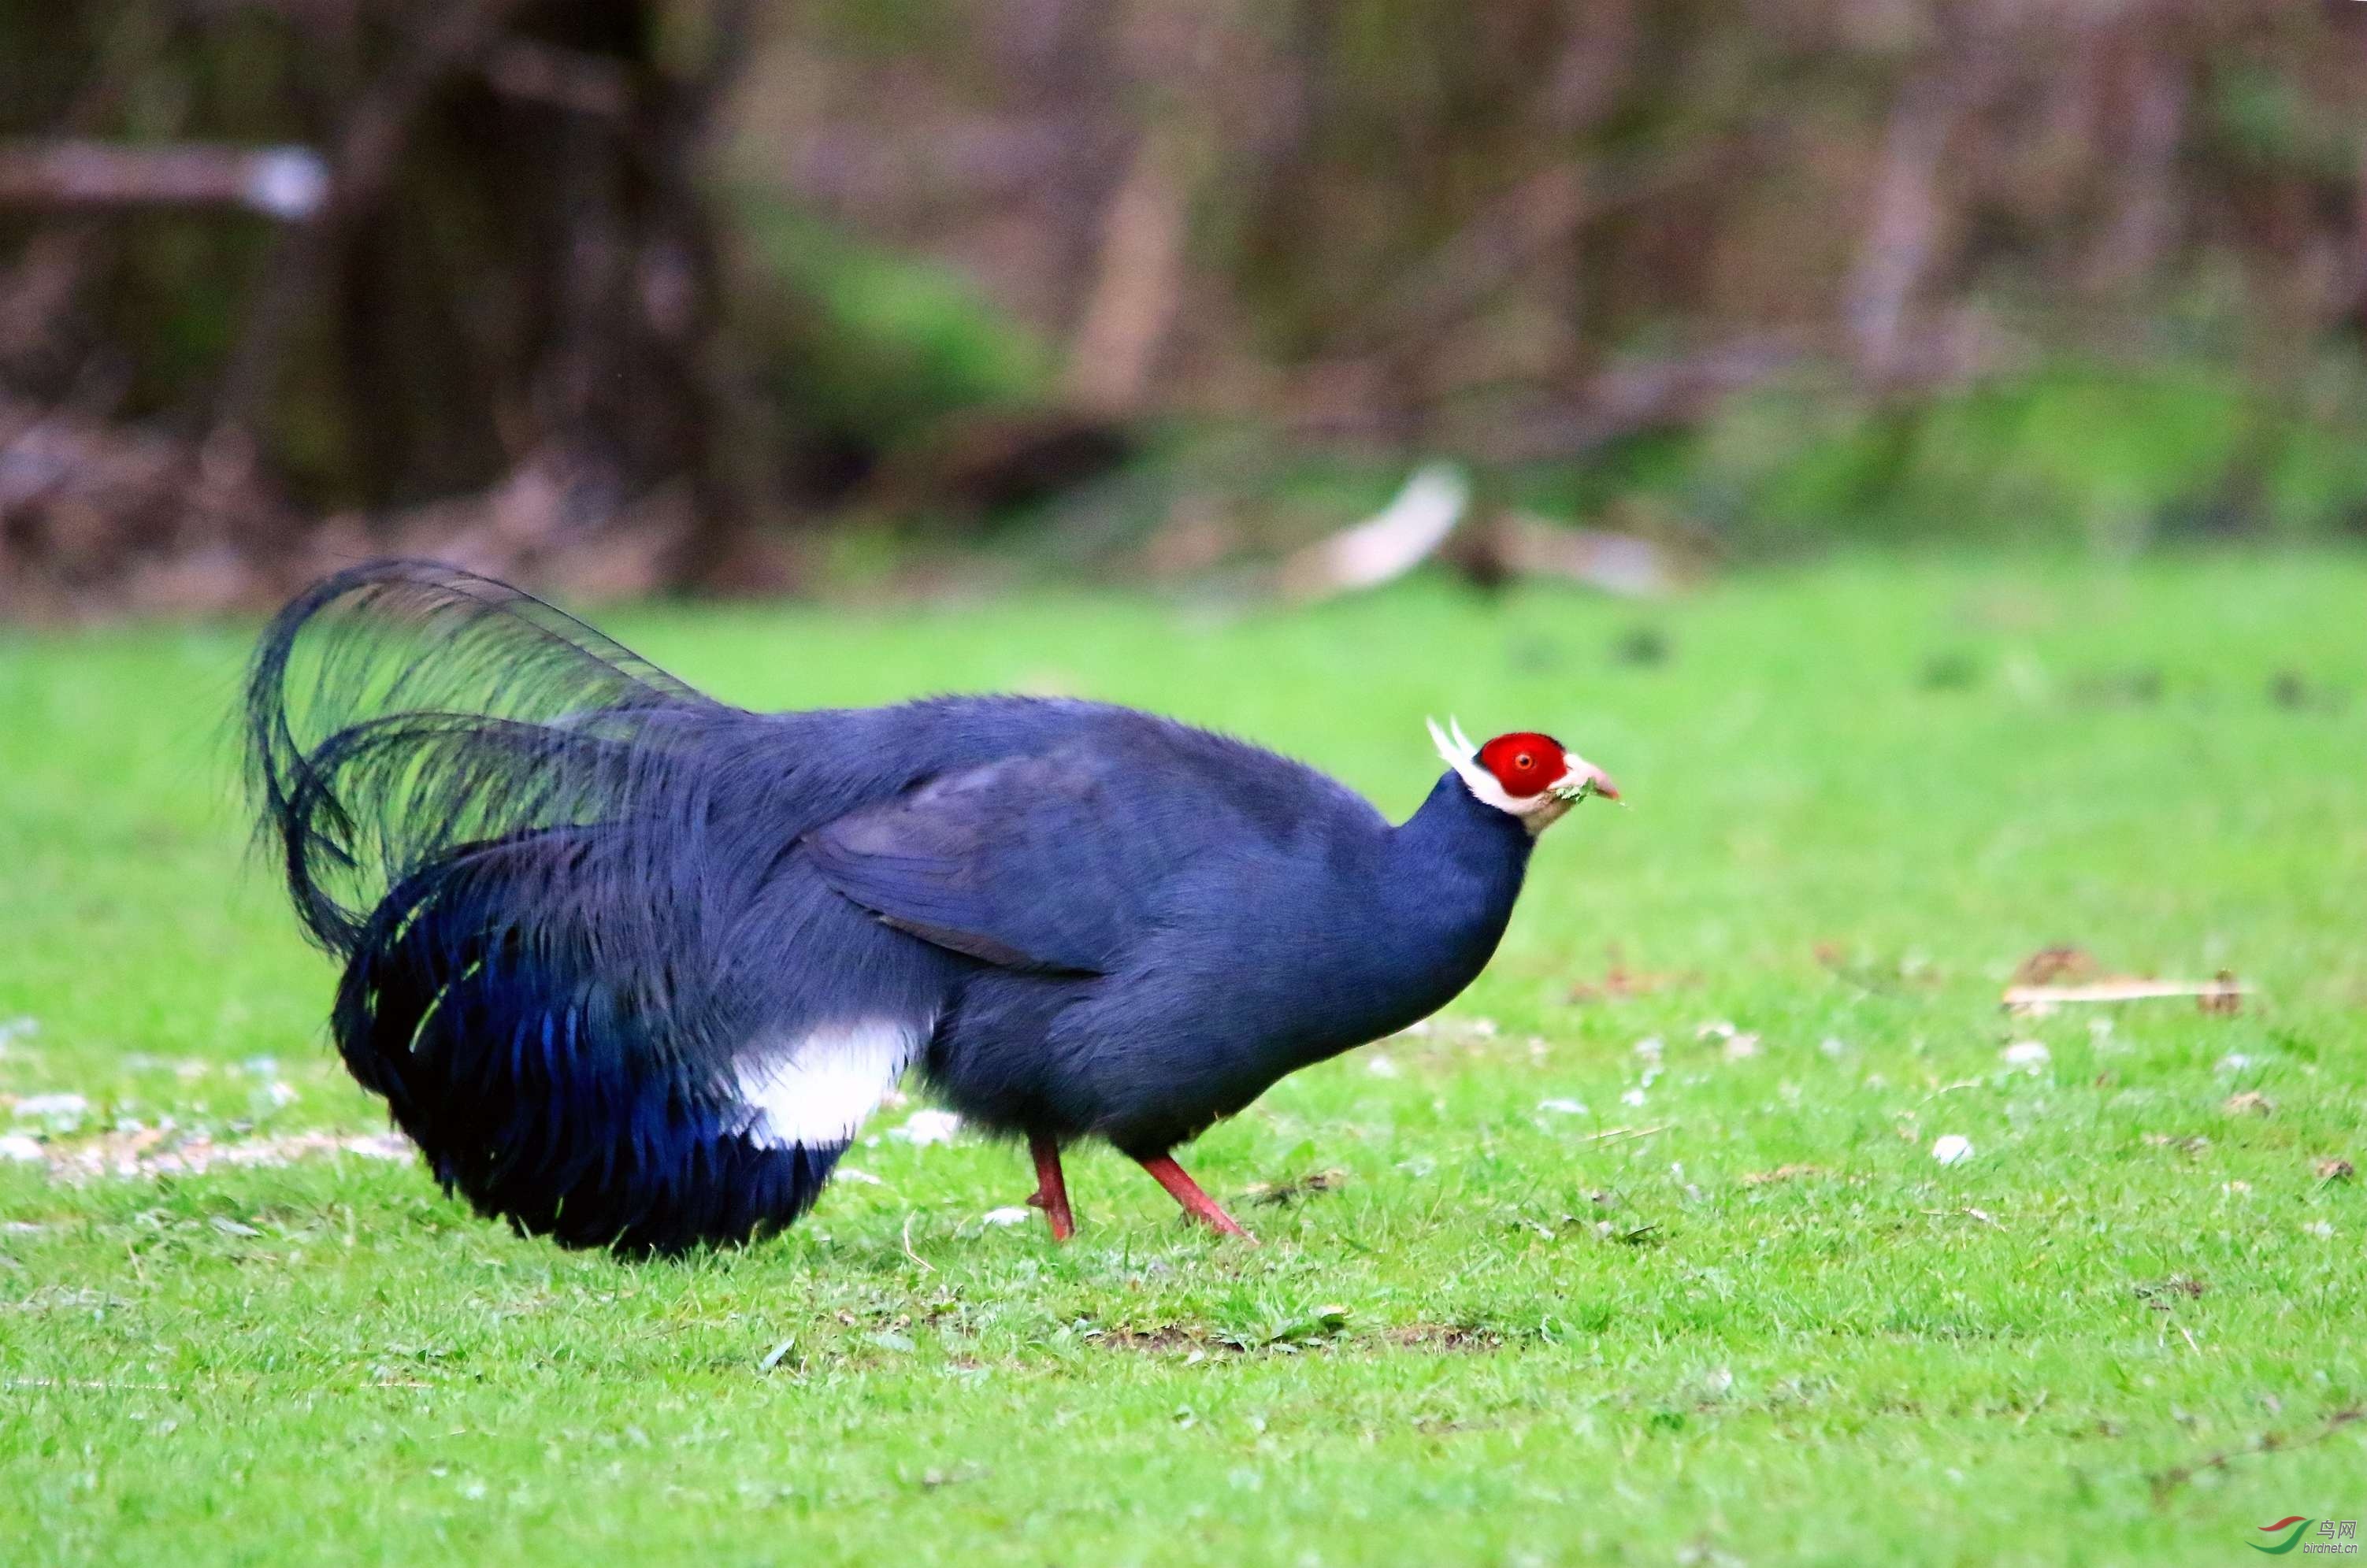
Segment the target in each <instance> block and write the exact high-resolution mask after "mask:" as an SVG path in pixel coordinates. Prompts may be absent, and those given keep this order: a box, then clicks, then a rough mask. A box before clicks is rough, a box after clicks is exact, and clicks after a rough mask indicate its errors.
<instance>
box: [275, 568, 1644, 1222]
mask: <svg viewBox="0 0 2367 1568" xmlns="http://www.w3.org/2000/svg"><path fill="white" fill-rule="evenodd" d="M247 722H248V727H249V732H250V742H251V757H250V761H251V764H252V767H251V771H252V773H253V775H254V780H255V788H256V792H257V795H258V796H259V799H260V802H261V805H262V816H263V822H264V827H265V830H266V833H267V834H268V835H269V836H270V837H271V838H272V839H273V840H274V841H275V847H276V849H277V852H278V853H279V854H280V856H281V858H282V859H283V860H284V862H285V867H286V873H287V877H288V884H289V892H290V894H291V896H292V897H293V898H294V900H295V904H296V908H297V912H298V915H299V917H300V919H302V921H303V923H304V925H305V927H306V929H307V930H308V931H310V932H311V935H312V936H313V937H314V939H315V940H317V941H318V942H320V943H321V944H322V945H323V946H324V947H326V948H328V949H329V950H330V951H331V952H333V953H335V954H336V955H338V956H339V957H341V958H342V959H344V960H345V975H344V978H343V981H342V983H341V984H340V986H339V988H338V995H337V1000H336V1004H335V1008H334V1014H333V1017H332V1028H333V1031H334V1034H335V1036H336V1040H337V1043H338V1046H339V1049H340V1050H341V1052H342V1053H343V1055H344V1056H345V1061H346V1063H347V1065H348V1066H350V1068H351V1069H352V1071H353V1072H354V1074H355V1076H356V1077H357V1078H358V1079H359V1080H360V1081H361V1082H362V1083H363V1084H364V1085H365V1086H366V1087H368V1088H369V1089H373V1090H375V1091H377V1092H378V1093H379V1094H382V1095H383V1096H385V1097H386V1099H387V1101H388V1103H389V1106H390V1108H391V1111H392V1113H393V1115H394V1118H395V1120H396V1122H398V1123H399V1124H400V1125H401V1126H402V1128H403V1129H404V1130H405V1131H406V1132H407V1133H409V1134H411V1136H412V1137H413V1139H414V1140H415V1141H416V1142H417V1143H418V1144H419V1145H420V1147H421V1149H422V1150H423V1151H424V1152H425V1156H426V1157H427V1159H428V1161H429V1163H430V1164H431V1166H432V1168H434V1170H435V1172H436V1176H437V1177H438V1179H441V1180H442V1181H443V1182H444V1184H445V1185H446V1186H447V1188H449V1189H455V1190H459V1191H460V1192H461V1193H463V1194H464V1195H466V1196H467V1197H468V1198H469V1199H470V1201H472V1202H473V1203H475V1204H476V1205H477V1207H478V1208H479V1209H481V1210H482V1211H483V1212H485V1213H491V1214H498V1215H501V1216H504V1217H506V1218H507V1219H509V1220H510V1221H512V1223H514V1224H516V1225H517V1226H519V1227H520V1228H521V1229H523V1230H527V1231H532V1232H537V1233H542V1234H548V1235H552V1236H555V1237H557V1238H558V1239H560V1240H561V1241H564V1242H568V1243H571V1244H574V1245H579V1246H616V1247H623V1248H627V1249H633V1250H674V1249H678V1248H681V1247H688V1246H692V1245H696V1244H698V1243H702V1242H716V1241H731V1240H739V1239H744V1238H746V1237H748V1236H750V1235H754V1234H759V1233H761V1232H763V1231H765V1230H768V1229H771V1228H774V1227H776V1226H778V1225H781V1224H787V1223H788V1222H789V1221H791V1220H793V1219H795V1218H796V1217H797V1216H798V1214H800V1213H803V1212H804V1211H805V1209H806V1208H807V1207H809V1206H810V1204H811V1203H812V1201H814V1198H815V1196H816V1195H817V1194H818V1193H819V1191H820V1190H821V1186H822V1184H823V1183H824V1182H825V1181H826V1180H827V1179H828V1178H829V1174H830V1171H831V1168H832V1165H833V1164H834V1163H835V1162H836V1160H837V1158H838V1156H839V1155H840V1154H841V1153H842V1152H843V1151H844V1149H845V1147H846V1145H847V1144H848V1142H849V1141H850V1140H851V1139H852V1137H853V1136H854V1134H855V1130H856V1128H857V1127H858V1126H859V1125H860V1123H861V1122H862V1120H863V1118H864V1116H865V1115H866V1113H867V1112H868V1111H870V1110H871V1109H872V1107H873V1105H874V1104H876V1103H877V1101H878V1099H879V1098H880V1097H881V1096H882V1095H883V1094H885V1093H886V1091H887V1090H888V1089H889V1088H891V1087H892V1086H893V1085H894V1083H895V1081H896V1079H897V1078H898V1077H899V1076H900V1074H901V1073H902V1072H903V1071H904V1070H905V1069H906V1068H907V1067H918V1068H919V1069H920V1070H921V1071H922V1072H923V1075H924V1076H925V1077H926V1079H927V1081H928V1083H929V1085H930V1087H931V1089H933V1090H934V1093H935V1094H936V1095H937V1096H939V1097H940V1098H942V1099H943V1100H945V1101H946V1103H947V1104H949V1105H951V1106H952V1107H953V1108H954V1109H956V1110H957V1111H960V1112H961V1113H962V1114H963V1115H964V1116H965V1117H966V1118H968V1120H970V1121H971V1122H976V1123H978V1124H980V1125H981V1126H983V1127H985V1128H987V1129H989V1130H991V1131H995V1132H1000V1133H1005V1134H1014V1135H1017V1136H1023V1137H1025V1138H1027V1139H1028V1140H1029V1141H1030V1144H1031V1145H1032V1146H1033V1148H1034V1150H1035V1154H1036V1166H1037V1170H1038V1176H1039V1179H1040V1186H1039V1190H1038V1193H1037V1198H1036V1201H1038V1202H1039V1203H1040V1204H1041V1205H1042V1206H1044V1207H1045V1208H1046V1209H1047V1210H1048V1212H1049V1213H1050V1215H1051V1218H1052V1221H1053V1226H1054V1230H1055V1234H1056V1235H1067V1234H1068V1233H1069V1230H1070V1215H1069V1213H1068V1205H1067V1199H1066V1194H1065V1190H1064V1189H1063V1187H1062V1184H1061V1179H1060V1169H1059V1147H1060V1145H1063V1144H1066V1143H1069V1142H1072V1141H1074V1140H1076V1139H1079V1138H1084V1137H1101V1138H1104V1139H1107V1140H1108V1141H1109V1142H1110V1143H1112V1144H1114V1145H1116V1146H1117V1147H1118V1148H1119V1149H1121V1150H1123V1151H1124V1152H1126V1153H1127V1154H1128V1155H1131V1156H1134V1157H1136V1158H1137V1159H1138V1160H1141V1161H1142V1162H1143V1163H1144V1164H1145V1165H1146V1167H1148V1168H1150V1170H1151V1173H1152V1174H1153V1175H1154V1176H1156V1177H1158V1178H1159V1179H1160V1180H1161V1183H1162V1185H1165V1186H1166V1187H1167V1188H1168V1189H1169V1190H1170V1191H1172V1192H1173V1193H1175V1194H1176V1196H1177V1197H1178V1199H1179V1200H1180V1201H1183V1203H1184V1205H1185V1207H1186V1208H1187V1209H1190V1210H1192V1211H1193V1212H1194V1213H1198V1214H1200V1215H1201V1216H1202V1217H1203V1218H1206V1219H1207V1220H1209V1221H1210V1223H1212V1224H1217V1225H1218V1226H1219V1228H1223V1229H1237V1228H1238V1227H1236V1226H1234V1225H1233V1224H1232V1222H1231V1221H1230V1219H1229V1217H1227V1216H1226V1215H1225V1214H1224V1213H1223V1211H1222V1210H1221V1209H1218V1208H1217V1206H1216V1205H1215V1204H1214V1203H1213V1202H1211V1201H1209V1200H1208V1199H1207V1198H1206V1196H1205V1195H1204V1194H1202V1193H1200V1191H1199V1190H1198V1189H1197V1188H1196V1187H1195V1186H1193V1185H1192V1183H1191V1180H1190V1179H1189V1178H1188V1177H1186V1176H1185V1175H1184V1174H1183V1171H1182V1169H1181V1168H1179V1167H1177V1166H1176V1165H1175V1164H1174V1162H1173V1160H1172V1157H1171V1156H1170V1151H1171V1150H1172V1149H1173V1148H1174V1147H1175V1146H1176V1145H1179V1144H1182V1143H1183V1142H1186V1141H1188V1140H1190V1139H1191V1138H1193V1137H1194V1136H1195V1135H1196V1134H1199V1133H1200V1132H1201V1131H1202V1130H1203V1129H1204V1128H1206V1126H1207V1125H1208V1124H1209V1122H1212V1121H1215V1120H1217V1118H1219V1117H1224V1116H1229V1115H1231V1114H1232V1113H1234V1112H1235V1111H1239V1110H1240V1109H1241V1108H1242V1107H1243V1106H1245V1105H1247V1104H1249V1103H1250V1101H1251V1100H1254V1099H1256V1098H1257V1096H1258V1095H1259V1094H1261V1093H1263V1091H1264V1090H1265V1089H1266V1088H1267V1087H1268V1086H1269V1085H1271V1084H1273V1083H1274V1081H1275V1080H1276V1079H1278V1078H1280V1077H1283V1076H1284V1075H1285V1074H1286V1073H1289V1072H1292V1071H1295V1070H1296V1069H1297V1068H1299V1067H1302V1066H1308V1065H1309V1064H1310V1063H1314V1062H1318V1061H1321V1060H1323V1059H1324V1058H1326V1057H1328V1056H1331V1055H1335V1054H1337V1053H1339V1052H1341V1051H1343V1050H1346V1049H1348V1048H1349V1047H1351V1046H1354V1045H1358V1044H1362V1043H1365V1042H1367V1041H1370V1040H1374V1039H1376V1038H1378V1037H1380V1036H1382V1035H1385V1034H1387V1033H1389V1032H1393V1031H1395V1030H1398V1029H1400V1028H1402V1027H1404V1026H1405V1025H1407V1024H1409V1023H1410V1022H1412V1021H1415V1020H1417V1019H1420V1018H1421V1017H1423V1016H1424V1015H1426V1014H1428V1013H1430V1012H1432V1011H1433V1010H1436V1009H1437V1008H1439V1007H1440V1006H1442V1005H1443V1004H1444V1003H1445V1002H1446V1001H1447V1000H1448V999H1449V998H1452V997H1454V996H1455V993H1456V992H1458V991H1460V990H1461V989H1462V988H1463V987H1465V986H1466V985H1467V984H1469V983H1470V981H1471V979H1472V978H1473V977H1474V976H1477V975H1478V973H1479V970H1480V969H1481V967H1482V966H1483V965H1484V964H1486V963H1487V962H1488V959H1489V955H1490V954H1491V953H1493V952H1494V951H1495V947H1496V943H1497V942H1498V940H1499V939H1500V938H1501V936H1502V934H1503V931H1504V926H1505V922H1506V921H1507V920H1508V919H1510V917H1511V914H1512V904H1513V900H1514V899H1515V898H1516V897H1517V896H1518V895H1519V892H1520V887H1521V880H1522V875H1523V872H1524V870H1525V869H1526V866H1527V863H1528V856H1529V849H1530V845H1531V843H1532V842H1533V840H1534V837H1535V832H1536V831H1538V830H1540V829H1542V828H1543V827H1544V826H1545V825H1546V823H1548V822H1550V821H1551V820H1553V819H1554V818H1557V817H1558V816H1559V815H1561V813H1562V812H1563V811H1564V810H1566V809H1567V808H1568V807H1569V806H1570V805H1571V804H1573V803H1574V802H1575V801H1576V800H1578V799H1580V798H1583V796H1584V795H1586V794H1589V793H1606V794H1607V793H1615V792H1612V791H1610V789H1609V786H1608V781H1607V780H1605V779H1604V778H1603V775H1602V774H1601V773H1600V772H1599V771H1598V770H1595V769H1594V768H1592V767H1591V764H1588V763H1586V762H1584V761H1582V760H1580V759H1579V758H1577V757H1575V756H1573V755H1570V754H1569V753H1566V752H1565V751H1564V750H1562V748H1561V747H1559V746H1558V745H1557V743H1555V742H1554V741H1552V740H1551V739H1548V738H1547V737H1545V736H1542V735H1535V734H1525V733H1524V734H1518V735H1508V736H1502V737H1499V738H1498V739H1495V740H1492V741H1489V743H1488V745H1487V746H1485V747H1480V748H1473V747H1472V746H1471V745H1470V744H1469V743H1468V742H1467V741H1465V740H1463V739H1462V737H1461V732H1460V731H1459V730H1457V731H1455V737H1454V739H1453V740H1452V741H1450V740H1448V739H1446V738H1445V737H1444V736H1441V737H1440V738H1439V744H1440V748H1441V750H1442V751H1443V752H1444V753H1445V755H1446V757H1447V760H1448V761H1449V762H1450V763H1451V764H1452V766H1451V768H1450V771H1449V772H1448V773H1445V774H1444V776H1443V777H1441V779H1440V780H1439V782H1438V784H1437V786H1436V787H1435V788H1433V790H1432V791H1431V793H1430V796H1429V798H1428V799H1427V800H1426V801H1424V803H1423V804H1422V807H1421V809H1420V810H1419V811H1417V812H1416V813H1415V814H1414V816H1413V817H1412V818H1411V819H1410V820H1409V821H1407V822H1406V823H1405V824H1404V825H1402V826H1399V827H1392V826H1391V825H1390V824H1389V823H1388V822H1387V821H1386V820H1385V819H1384V818H1382V817H1381V816H1380V814H1379V813H1378V812H1376V811H1375V810H1374V809H1373V807H1371V806H1369V805H1368V804H1366V803H1365V800H1364V799H1363V798H1362V797H1360V796H1359V795H1355V794H1354V793H1353V792H1352V791H1350V790H1349V789H1347V788H1345V787H1344V786H1342V785H1341V784H1337V783H1335V782H1333V781H1332V780H1331V779H1329V778H1326V777H1324V776H1323V775H1322V774H1320V773H1316V772H1315V771H1313V770H1312V769H1309V768H1308V767H1305V766H1303V765H1301V764H1299V763H1297V762H1294V761H1289V760H1287V759H1285V758H1283V757H1279V756H1276V755H1274V753H1272V752H1269V751H1265V750H1261V749H1259V748H1257V747H1254V746H1250V745H1247V744H1244V743H1243V742H1240V741H1238V740H1233V739H1227V738H1225V737H1222V736H1218V735H1214V734H1211V733H1209V732H1207V731H1205V730H1200V729H1195V728H1190V727H1188V726H1185V725H1182V724H1178V723H1174V722H1172V721H1170V720H1167V719H1162V718H1158V717H1154V716H1150V715H1148V714H1143V713H1138V712H1135V711H1132V710H1130V709H1127V708H1120V707H1114V706H1109V705H1103V704H1098V703H1086V702H1071V701H1055V700H1047V699H1037V698H1022V697H1002V696H989V697H938V698H931V699H927V700H924V701H920V702H913V703H906V704H902V705H896V706H892V707H884V708H866V709H839V710H818V711H812V712H800V713H784V714H758V713H753V712H749V711H747V710H744V709H741V708H736V707H731V706H728V705H723V704H720V703H717V702H715V701H713V700H711V699H709V698H708V697H706V696H703V695H701V694H699V693H697V692H696V691H694V690H692V689H691V688H689V687H687V686H685V685H683V684H682V683H681V682H677V681H675V680H674V679H673V678H672V677H670V676H668V675H666V674H664V673H663V671H659V670H657V669H655V668H654V667H652V666H651V665H649V664H647V663H646V662H644V661H642V660H640V659H638V658H637V657H635V656H634V655H633V654H632V653H630V652H629V651H628V650H627V649H623V648H622V647H619V646H618V645H617V644H616V643H614V642H611V641H609V640H608V639H606V637H602V636H601V635H600V634H598V633H597V632H595V631H593V630H592V629H591V628H590V627H588V626H583V624H582V623H580V622H577V621H575V620H573V619H572V618H570V617H568V616H566V615H562V614H561V613H560V612H558V611H556V610H554V609H552V608H551V607H549V605H547V604H542V603H541V602H540V601H538V600H536V599H533V598H531V597H529V596H528V595H527V594H524V593H522V592H518V591H516V590H515V589H511V588H508V587H506V586H504V585H503V584H500V583H497V582H493V581H488V580H486V579H483V578H479V577H473V576H470V575H469V574H466V573H463V572H459V571H455V570H449V569H446V568H441V567H435V566H429V565H423V564H419V563H412V562H386V563H379V564H374V565H370V566H365V567H359V568H357V569H355V570H351V571H347V572H345V573H343V574H341V575H339V576H337V577H334V578H332V579H330V580H328V581H325V582H323V583H321V584H320V585H319V586H317V587H316V588H314V589H312V590H311V592H308V593H306V594H304V595H303V596H302V597H300V598H299V599H298V600H296V601H295V602H294V603H293V604H289V606H288V608H287V609H286V610H285V611H283V612H282V613H281V615H279V617H278V619H277V621H276V622H274V624H273V626H272V627H271V628H270V630H269V631H268V632H267V633H266V636H265V637H264V640H263V643H262V646H261V649H259V651H258V653H257V656H256V660H255V668H254V671H253V673H252V677H251V680H250V682H249V687H248V692H247Z"/></svg>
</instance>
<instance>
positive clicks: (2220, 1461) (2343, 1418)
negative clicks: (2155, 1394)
mask: <svg viewBox="0 0 2367 1568" xmlns="http://www.w3.org/2000/svg"><path fill="white" fill-rule="evenodd" d="M2359 1421H2367V1405H2357V1404H2353V1405H2349V1406H2347V1407H2345V1408H2343V1409H2340V1410H2338V1411H2336V1412H2335V1413H2334V1414H2333V1415H2331V1416H2327V1418H2326V1425H2325V1426H2323V1427H2319V1428H2318V1429H2317V1430H2316V1431H2315V1432H2312V1433H2311V1434H2310V1435H2309V1436H2307V1437H2305V1438H2299V1439H2297V1440H2294V1441H2290V1442H2289V1441H2287V1440H2286V1439H2285V1438H2282V1437H2280V1436H2279V1435H2277V1434H2276V1433H2274V1432H2263V1433H2261V1434H2260V1435H2259V1437H2257V1438H2253V1439H2252V1440H2251V1442H2250V1443H2249V1444H2248V1445H2247V1446H2246V1447H2244V1448H2240V1449H2222V1450H2219V1451H2218V1452H2217V1453H2214V1454H2206V1455H2204V1456H2203V1458H2201V1459H2199V1460H2196V1461H2194V1462H2193V1463H2191V1464H2180V1465H2172V1466H2171V1467H2170V1468H2169V1469H2168V1470H2165V1471H2161V1472H2158V1473H2157V1474H2156V1475H2154V1476H2153V1477H2152V1482H2153V1500H2154V1504H2155V1506H2160V1505H2161V1504H2162V1503H2164V1502H2166V1501H2167V1500H2168V1499H2169V1495H2170V1494H2171V1493H2172V1492H2175V1491H2177V1490H2178V1489H2179V1488H2180V1486H2183V1485H2185V1484H2186V1483H2188V1482H2190V1481H2191V1480H2193V1479H2194V1478H2195V1477H2196V1476H2197V1475H2200V1474H2201V1473H2203V1472H2204V1471H2206V1470H2225V1469H2226V1468H2227V1466H2228V1464H2229V1463H2230V1461H2235V1460H2238V1459H2241V1458H2242V1457H2243V1456H2244V1455H2246V1454H2272V1453H2275V1452H2277V1451H2278V1450H2282V1449H2305V1448H2307V1447H2309V1446H2310V1445H2311V1444H2313V1443H2322V1442H2324V1441H2325V1440H2326V1439H2327V1438H2330V1437H2332V1436H2334V1434H2335V1433H2337V1432H2339V1431H2340V1430H2342V1428H2344V1427H2348V1426H2350V1425H2351V1424H2353V1423H2354V1422H2359Z"/></svg>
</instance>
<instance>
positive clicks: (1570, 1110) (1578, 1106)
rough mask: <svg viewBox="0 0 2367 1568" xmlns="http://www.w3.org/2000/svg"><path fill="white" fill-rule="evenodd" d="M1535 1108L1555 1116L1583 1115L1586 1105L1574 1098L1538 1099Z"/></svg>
mask: <svg viewBox="0 0 2367 1568" xmlns="http://www.w3.org/2000/svg"><path fill="white" fill-rule="evenodd" d="M1537 1109H1538V1110H1540V1111H1546V1112H1547V1113H1549V1114H1551V1115H1555V1116H1583V1115H1585V1114H1586V1106H1585V1104H1584V1103H1583V1102H1581V1101H1580V1100H1538V1101H1537Z"/></svg>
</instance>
